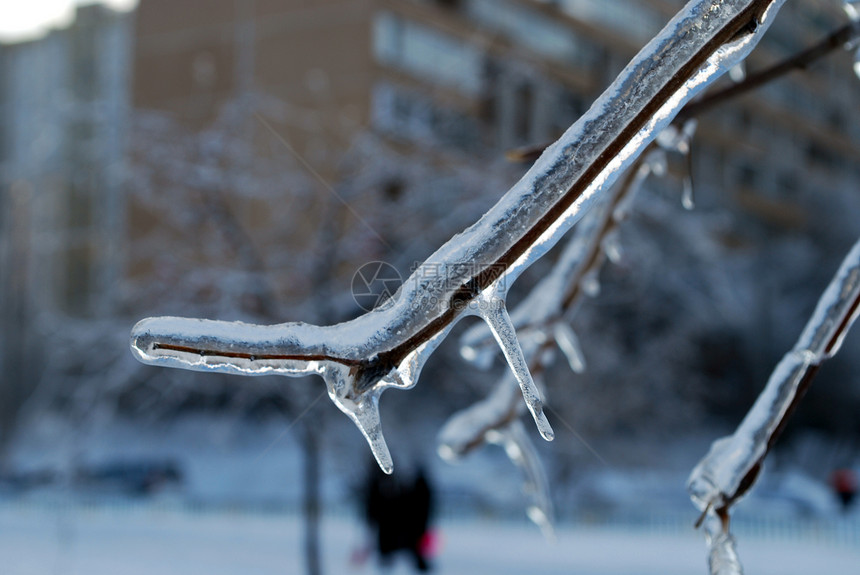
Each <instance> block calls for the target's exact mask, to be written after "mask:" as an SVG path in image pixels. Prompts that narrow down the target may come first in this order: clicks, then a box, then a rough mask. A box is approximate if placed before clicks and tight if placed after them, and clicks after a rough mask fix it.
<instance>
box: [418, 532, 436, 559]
mask: <svg viewBox="0 0 860 575" xmlns="http://www.w3.org/2000/svg"><path fill="white" fill-rule="evenodd" d="M441 549H442V535H441V534H440V533H439V532H438V531H437V530H435V529H428V530H427V531H425V532H424V535H422V536H421V542H420V543H418V551H419V552H420V553H421V556H422V557H427V558H431V557H435V556H436V555H438V554H439V551H440V550H441Z"/></svg>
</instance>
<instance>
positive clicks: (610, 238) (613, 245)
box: [601, 233, 624, 264]
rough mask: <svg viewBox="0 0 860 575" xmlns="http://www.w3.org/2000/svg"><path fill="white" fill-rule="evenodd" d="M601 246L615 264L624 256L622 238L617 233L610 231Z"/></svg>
mask: <svg viewBox="0 0 860 575" xmlns="http://www.w3.org/2000/svg"><path fill="white" fill-rule="evenodd" d="M601 247H602V248H603V253H605V254H606V257H607V258H609V261H610V262H612V263H614V264H617V263H619V262H620V261H621V260H622V259H623V257H624V256H623V254H622V252H621V240H620V239H619V236H618V234H617V233H610V234H609V235H607V236H606V237H604V238H603V241H602V242H601Z"/></svg>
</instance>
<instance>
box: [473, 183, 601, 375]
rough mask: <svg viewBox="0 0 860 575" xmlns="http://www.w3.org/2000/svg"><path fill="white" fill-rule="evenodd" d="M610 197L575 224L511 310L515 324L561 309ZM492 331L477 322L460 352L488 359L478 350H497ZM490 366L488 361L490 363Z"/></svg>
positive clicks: (544, 318) (543, 319)
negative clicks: (555, 257)
mask: <svg viewBox="0 0 860 575" xmlns="http://www.w3.org/2000/svg"><path fill="white" fill-rule="evenodd" d="M606 210H607V200H606V199H601V201H600V202H598V203H597V204H596V205H595V206H594V207H593V208H591V209H590V210H589V211H588V213H587V214H586V215H585V216H584V217H583V218H582V220H580V221H579V223H577V225H576V226H575V227H574V228H573V231H572V233H571V237H570V239H569V240H568V241H567V244H566V245H565V247H564V250H563V251H562V253H561V255H560V256H559V258H558V261H556V263H555V265H554V266H553V268H552V270H551V271H550V272H549V273H548V274H547V275H546V276H544V277H543V279H541V281H540V282H539V283H538V284H537V285H536V286H535V287H534V289H532V291H531V292H530V293H529V295H528V296H526V298H525V299H524V300H523V301H522V302H520V304H519V305H518V306H517V307H516V309H514V311H513V312H512V313H511V320H512V321H513V322H514V327H516V328H517V329H520V328H522V327H525V326H543V324H545V323H547V322H548V321H550V320H551V319H552V318H554V317H556V316H558V315H559V314H561V313H562V303H563V302H562V300H563V299H564V295H565V293H567V292H568V291H569V290H570V287H571V284H573V283H575V282H577V281H579V278H580V275H581V270H582V266H583V265H584V264H585V263H586V262H585V260H586V258H587V256H588V253H589V252H590V251H591V250H592V249H593V245H594V242H595V237H596V236H597V233H598V231H599V229H600V227H602V225H603V224H604V222H605V218H606ZM491 341H492V334H491V332H490V330H489V326H487V324H477V325H475V326H473V327H471V328H469V329H468V330H466V332H465V333H464V334H463V335H462V337H461V338H460V345H461V350H460V354H461V355H462V356H463V358H464V359H466V360H467V361H472V362H475V363H476V365H480V363H479V361H481V360H486V355H485V356H483V357H482V356H480V355H479V352H478V350H479V349H480V350H489V354H490V359H492V355H493V354H495V352H496V350H497V348H496V346H495V345H493V346H492V347H490V346H489V345H488V344H489V343H490V342H491ZM487 367H489V365H487Z"/></svg>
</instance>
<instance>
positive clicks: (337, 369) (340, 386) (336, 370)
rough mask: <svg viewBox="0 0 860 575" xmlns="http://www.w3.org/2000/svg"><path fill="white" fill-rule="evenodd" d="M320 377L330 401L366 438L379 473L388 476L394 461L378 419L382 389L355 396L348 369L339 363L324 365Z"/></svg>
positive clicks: (379, 387)
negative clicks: (323, 381) (323, 380)
mask: <svg viewBox="0 0 860 575" xmlns="http://www.w3.org/2000/svg"><path fill="white" fill-rule="evenodd" d="M322 376H323V379H325V382H326V388H327V390H328V395H329V397H330V398H331V400H332V402H334V404H335V405H337V407H338V408H339V409H340V410H341V411H342V412H343V413H345V414H346V415H347V416H348V417H349V418H350V419H351V420H352V422H353V423H355V425H356V426H357V427H358V429H359V430H360V431H361V433H362V435H364V438H365V439H367V443H368V445H370V450H371V452H373V457H374V458H376V462H377V463H378V464H379V467H380V468H381V469H382V471H384V472H385V473H388V474H390V473H392V472H393V471H394V462H393V461H392V459H391V452H390V451H389V450H388V444H386V442H385V437H384V436H383V435H382V421H381V420H380V417H379V396H380V394H381V393H382V391H383V389H384V388H382V387H381V386H378V387H376V388H371V390H368V391H364V392H360V393H355V392H354V386H353V383H354V381H353V376H352V375H350V369H349V368H348V367H347V366H345V365H341V364H335V363H328V364H326V366H325V367H324V368H323V372H322Z"/></svg>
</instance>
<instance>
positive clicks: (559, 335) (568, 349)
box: [552, 321, 585, 373]
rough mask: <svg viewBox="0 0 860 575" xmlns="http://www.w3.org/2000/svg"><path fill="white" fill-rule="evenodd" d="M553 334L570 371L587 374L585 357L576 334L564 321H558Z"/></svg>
mask: <svg viewBox="0 0 860 575" xmlns="http://www.w3.org/2000/svg"><path fill="white" fill-rule="evenodd" d="M552 334H553V337H554V338H555V341H556V343H557V344H558V348H559V349H560V350H561V352H562V353H563V354H564V356H565V357H566V358H567V363H568V364H570V369H572V370H573V372H574V373H583V372H585V355H584V354H583V353H582V349H581V347H580V345H579V338H578V337H576V332H574V331H573V330H572V329H571V328H570V326H569V325H567V324H566V323H565V322H564V321H558V322H556V323H555V325H554V326H553V331H552Z"/></svg>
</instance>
